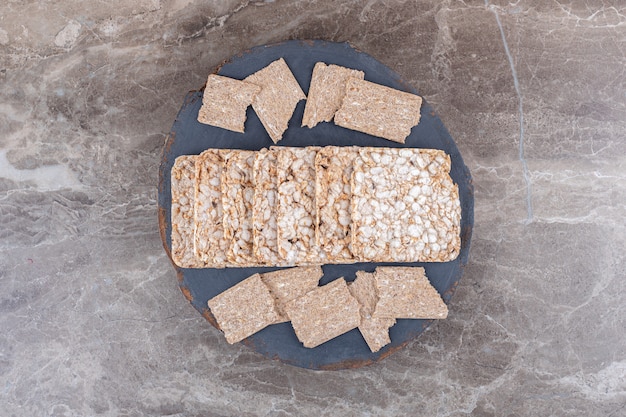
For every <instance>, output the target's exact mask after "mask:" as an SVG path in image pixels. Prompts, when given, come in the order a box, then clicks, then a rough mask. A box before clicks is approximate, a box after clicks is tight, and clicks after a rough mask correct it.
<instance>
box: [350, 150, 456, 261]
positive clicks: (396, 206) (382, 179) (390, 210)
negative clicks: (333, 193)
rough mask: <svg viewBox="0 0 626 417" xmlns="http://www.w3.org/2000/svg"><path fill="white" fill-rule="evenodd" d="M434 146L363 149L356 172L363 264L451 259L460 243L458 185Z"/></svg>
mask: <svg viewBox="0 0 626 417" xmlns="http://www.w3.org/2000/svg"><path fill="white" fill-rule="evenodd" d="M449 171H450V157H449V156H448V155H447V154H446V153H445V152H444V151H440V150H436V149H409V148H360V149H359V155H358V157H357V158H356V159H355V160H354V171H353V174H352V183H351V191H352V200H351V206H350V207H351V212H350V214H351V216H352V253H353V254H354V256H355V258H357V259H358V260H360V261H363V262H447V261H451V260H453V259H455V258H456V257H457V256H458V254H459V252H460V246H461V240H460V225H461V205H460V201H459V193H458V186H457V185H456V184H454V183H453V182H452V179H451V178H450V175H449Z"/></svg>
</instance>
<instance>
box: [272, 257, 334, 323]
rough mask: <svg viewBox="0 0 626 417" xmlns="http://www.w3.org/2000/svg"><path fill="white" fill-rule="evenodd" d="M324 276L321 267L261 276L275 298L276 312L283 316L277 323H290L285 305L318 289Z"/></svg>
mask: <svg viewBox="0 0 626 417" xmlns="http://www.w3.org/2000/svg"><path fill="white" fill-rule="evenodd" d="M322 275H324V273H323V272H322V268H321V267H320V266H302V267H297V268H289V269H279V270H278V271H273V272H266V273H264V274H261V279H262V280H263V283H264V284H265V285H266V286H267V288H269V290H270V293H272V296H274V300H275V304H276V311H278V314H279V315H280V316H281V317H280V319H279V320H278V321H277V323H282V322H285V321H289V317H287V313H286V312H285V304H287V303H288V302H290V301H292V300H295V299H296V298H299V297H302V296H303V295H304V294H306V293H307V292H309V291H311V290H313V289H315V288H317V285H318V283H319V280H320V278H322Z"/></svg>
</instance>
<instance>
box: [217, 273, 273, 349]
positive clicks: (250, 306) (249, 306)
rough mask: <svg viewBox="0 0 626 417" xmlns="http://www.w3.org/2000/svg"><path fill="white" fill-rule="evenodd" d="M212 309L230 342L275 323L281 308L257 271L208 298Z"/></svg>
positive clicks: (239, 339) (235, 341) (237, 340)
mask: <svg viewBox="0 0 626 417" xmlns="http://www.w3.org/2000/svg"><path fill="white" fill-rule="evenodd" d="M208 306H209V308H210V309H211V313H213V316H214V317H215V320H216V321H217V324H218V325H219V326H220V328H221V329H222V331H223V332H224V335H225V336H226V341H227V342H228V343H231V344H232V343H237V342H239V341H241V340H243V339H245V338H246V337H248V336H250V335H252V334H254V333H256V332H258V331H259V330H261V329H263V328H265V327H266V326H268V325H270V324H272V323H275V322H276V321H277V320H278V318H279V315H278V312H277V311H276V308H275V306H274V297H272V294H270V291H269V289H268V288H267V287H266V286H265V284H264V283H263V281H262V280H261V276H260V275H259V274H254V275H252V276H250V277H248V278H246V279H245V280H243V281H241V282H240V283H238V284H236V285H234V286H233V287H230V288H229V289H227V290H226V291H224V292H222V293H221V294H218V295H216V296H215V297H213V298H211V299H210V300H209V301H208Z"/></svg>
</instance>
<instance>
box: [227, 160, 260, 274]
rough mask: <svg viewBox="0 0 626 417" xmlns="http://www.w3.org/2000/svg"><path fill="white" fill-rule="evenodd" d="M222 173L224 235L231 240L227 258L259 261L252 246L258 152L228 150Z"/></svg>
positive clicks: (237, 263)
mask: <svg viewBox="0 0 626 417" xmlns="http://www.w3.org/2000/svg"><path fill="white" fill-rule="evenodd" d="M222 154H223V159H224V169H223V170H222V176H221V181H220V182H221V184H220V185H221V192H222V208H223V213H224V223H223V224H224V237H225V239H226V240H228V241H229V245H228V249H227V251H226V259H227V260H228V262H230V263H232V264H233V265H234V266H247V265H254V264H257V263H258V262H257V259H256V257H255V256H254V253H253V250H252V202H253V198H254V183H253V178H252V168H253V164H254V156H255V152H253V151H244V150H237V149H233V150H224V151H222Z"/></svg>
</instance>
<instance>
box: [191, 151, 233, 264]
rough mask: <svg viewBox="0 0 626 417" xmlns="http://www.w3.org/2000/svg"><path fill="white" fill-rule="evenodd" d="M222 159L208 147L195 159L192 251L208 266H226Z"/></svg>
mask: <svg viewBox="0 0 626 417" xmlns="http://www.w3.org/2000/svg"><path fill="white" fill-rule="evenodd" d="M223 167H224V160H223V159H222V156H221V154H220V151H219V150H218V149H207V150H206V151H204V152H202V153H201V154H200V155H199V156H198V158H197V159H196V165H195V173H196V189H195V206H194V224H195V232H194V251H195V254H196V256H197V257H198V259H199V260H200V261H201V262H203V263H204V264H205V265H206V266H207V267H212V268H223V267H225V266H226V263H227V260H226V250H227V249H228V245H229V243H230V241H229V240H227V239H226V238H225V237H224V226H223V210H222V191H221V186H220V183H221V176H222V170H223Z"/></svg>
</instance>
